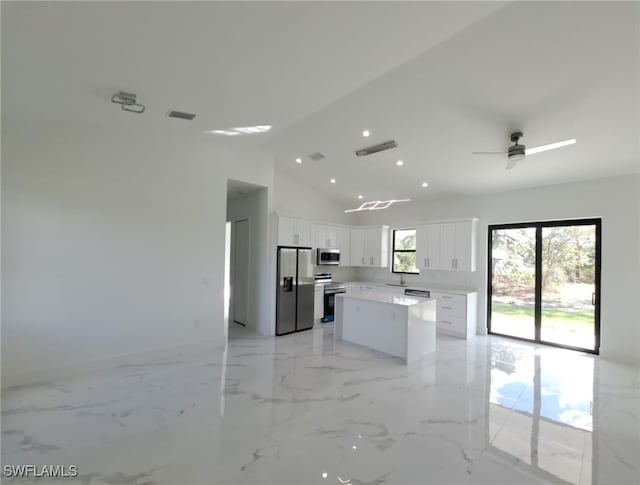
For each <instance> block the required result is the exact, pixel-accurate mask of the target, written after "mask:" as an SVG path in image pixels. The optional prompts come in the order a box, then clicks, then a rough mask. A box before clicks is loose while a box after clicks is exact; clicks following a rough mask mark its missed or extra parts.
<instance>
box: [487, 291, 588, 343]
mask: <svg viewBox="0 0 640 485" xmlns="http://www.w3.org/2000/svg"><path fill="white" fill-rule="evenodd" d="M533 322H534V308H533V305H530V304H529V305H513V304H509V303H497V302H493V303H492V306H491V329H492V330H493V331H494V332H496V333H501V334H505V335H512V336H514V337H521V338H526V339H533V338H534V331H535V330H534V324H533ZM541 338H542V340H543V341H546V342H555V343H558V344H561V345H569V346H572V347H578V348H583V349H593V348H594V344H595V336H594V319H593V311H588V310H586V311H568V310H558V309H553V308H548V309H544V308H543V310H542V334H541Z"/></svg>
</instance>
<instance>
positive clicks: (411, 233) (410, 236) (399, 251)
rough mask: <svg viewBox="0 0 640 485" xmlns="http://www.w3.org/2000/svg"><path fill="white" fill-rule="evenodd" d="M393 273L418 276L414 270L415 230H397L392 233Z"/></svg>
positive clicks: (415, 269)
mask: <svg viewBox="0 0 640 485" xmlns="http://www.w3.org/2000/svg"><path fill="white" fill-rule="evenodd" d="M391 271H393V272H394V273H414V274H418V272H419V271H418V268H416V230H415V229H397V230H394V231H393V266H392V268H391Z"/></svg>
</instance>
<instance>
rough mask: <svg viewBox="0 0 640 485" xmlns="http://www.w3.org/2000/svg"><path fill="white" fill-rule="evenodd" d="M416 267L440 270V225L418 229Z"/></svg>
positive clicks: (428, 225) (430, 225)
mask: <svg viewBox="0 0 640 485" xmlns="http://www.w3.org/2000/svg"><path fill="white" fill-rule="evenodd" d="M416 266H417V267H418V269H421V270H427V269H440V224H425V225H422V226H418V227H416Z"/></svg>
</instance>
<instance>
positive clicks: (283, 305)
mask: <svg viewBox="0 0 640 485" xmlns="http://www.w3.org/2000/svg"><path fill="white" fill-rule="evenodd" d="M313 269H314V262H313V251H312V249H311V248H293V247H286V246H280V247H278V275H277V278H278V280H277V285H278V289H277V291H278V294H277V296H276V335H286V334H288V333H292V332H299V331H300V330H308V329H310V328H313V297H314V288H315V287H314V285H315V278H314V274H313Z"/></svg>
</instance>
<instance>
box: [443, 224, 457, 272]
mask: <svg viewBox="0 0 640 485" xmlns="http://www.w3.org/2000/svg"><path fill="white" fill-rule="evenodd" d="M455 259H456V224H455V223H453V222H452V223H447V224H440V269H445V270H449V271H455Z"/></svg>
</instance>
